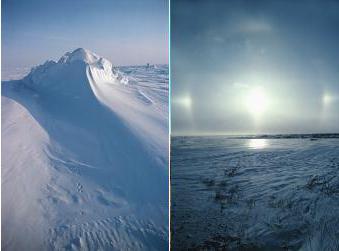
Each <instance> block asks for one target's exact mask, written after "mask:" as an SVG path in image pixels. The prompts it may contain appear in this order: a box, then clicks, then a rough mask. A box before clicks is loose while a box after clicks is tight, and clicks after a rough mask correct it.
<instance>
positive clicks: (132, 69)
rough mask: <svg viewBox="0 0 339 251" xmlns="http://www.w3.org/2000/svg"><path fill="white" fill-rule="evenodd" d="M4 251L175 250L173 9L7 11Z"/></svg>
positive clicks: (125, 5)
mask: <svg viewBox="0 0 339 251" xmlns="http://www.w3.org/2000/svg"><path fill="white" fill-rule="evenodd" d="M1 4H2V9H1V14H2V17H1V19H2V20H1V21H2V42H1V43H2V44H1V51H2V54H1V82H2V83H1V104H2V105H1V140H2V141H1V155H2V162H1V205H2V207H1V246H2V249H3V250H8V251H11V250H168V247H169V244H168V243H169V225H168V222H169V213H168V212H169V211H168V207H169V202H168V200H169V196H168V195H169V188H168V186H169V181H168V179H169V163H168V161H169V157H168V153H169V126H168V124H169V112H168V107H169V106H168V93H169V86H168V85H169V68H168V58H169V57H168V32H169V31H168V18H169V17H168V12H169V11H168V7H169V6H168V5H169V2H168V1H167V0H162V1H158V0H147V1H142V2H140V1H137V0H128V1H110V0H101V1H90V0H82V1H80V0H74V1H68V0H61V1H39V0H33V1H23V0H2V2H1Z"/></svg>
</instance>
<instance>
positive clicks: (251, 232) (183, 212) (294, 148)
mask: <svg viewBox="0 0 339 251" xmlns="http://www.w3.org/2000/svg"><path fill="white" fill-rule="evenodd" d="M338 170H339V138H338V135H287V136H284V135H271V136H260V137H256V136H249V137H226V136H213V137H172V143H171V206H172V207H171V235H172V237H171V242H172V244H171V246H172V247H173V250H189V249H192V250H339V229H338V226H339V178H338Z"/></svg>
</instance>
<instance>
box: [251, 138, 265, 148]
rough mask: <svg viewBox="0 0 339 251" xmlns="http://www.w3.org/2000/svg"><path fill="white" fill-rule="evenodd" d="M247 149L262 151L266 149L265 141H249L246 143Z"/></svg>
mask: <svg viewBox="0 0 339 251" xmlns="http://www.w3.org/2000/svg"><path fill="white" fill-rule="evenodd" d="M248 147H249V148H252V149H263V148H266V147H268V141H267V139H250V140H249V141H248Z"/></svg>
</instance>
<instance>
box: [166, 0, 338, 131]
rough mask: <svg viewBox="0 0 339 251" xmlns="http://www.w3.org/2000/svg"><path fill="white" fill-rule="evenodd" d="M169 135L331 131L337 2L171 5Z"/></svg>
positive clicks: (179, 1) (180, 1)
mask: <svg viewBox="0 0 339 251" xmlns="http://www.w3.org/2000/svg"><path fill="white" fill-rule="evenodd" d="M171 32H172V33H171V67H172V79H171V87H172V132H173V133H174V134H205V133H207V134H208V133H217V134H219V133H226V134H232V133H236V134H239V133H312V132H339V1H326V0H325V1H323V0H319V1H294V0H291V1H288V0H287V1H279V0H277V1H238V0H237V1H231V0H229V1H199V0H198V1H186V0H172V1H171Z"/></svg>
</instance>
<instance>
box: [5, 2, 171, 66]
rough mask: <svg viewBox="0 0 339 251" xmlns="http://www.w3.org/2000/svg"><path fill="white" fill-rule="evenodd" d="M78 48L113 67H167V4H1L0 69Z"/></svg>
mask: <svg viewBox="0 0 339 251" xmlns="http://www.w3.org/2000/svg"><path fill="white" fill-rule="evenodd" d="M78 47H84V48H87V49H89V50H92V51H94V52H96V53H98V54H99V55H102V56H105V57H106V58H108V59H110V60H111V61H112V62H113V63H114V64H116V65H117V64H118V65H133V64H145V63H146V62H150V63H168V0H144V1H139V0H97V1H94V0H57V1H53V0H30V1H27V0H2V66H3V67H17V66H19V67H21V66H30V65H35V64H39V63H42V62H44V61H45V60H47V59H58V58H59V57H61V56H62V55H63V54H64V53H65V52H67V51H70V50H72V49H76V48H78Z"/></svg>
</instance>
